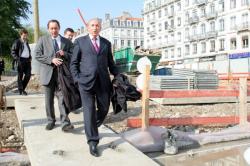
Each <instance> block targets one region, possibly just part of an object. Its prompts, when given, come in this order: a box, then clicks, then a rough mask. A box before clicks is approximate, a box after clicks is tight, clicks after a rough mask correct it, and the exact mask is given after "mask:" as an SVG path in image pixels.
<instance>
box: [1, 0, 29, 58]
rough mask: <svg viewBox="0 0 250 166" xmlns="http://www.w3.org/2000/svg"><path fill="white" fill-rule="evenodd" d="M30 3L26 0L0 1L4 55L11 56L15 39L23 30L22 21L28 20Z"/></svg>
mask: <svg viewBox="0 0 250 166" xmlns="http://www.w3.org/2000/svg"><path fill="white" fill-rule="evenodd" d="M29 7H30V3H28V2H26V1H25V0H0V29H1V33H0V45H1V48H2V50H0V51H2V53H3V54H9V53H10V48H11V45H12V43H13V41H14V40H15V39H17V38H18V37H19V35H18V29H20V28H22V25H21V23H20V19H21V18H24V19H28V15H27V14H28V13H30V10H29Z"/></svg>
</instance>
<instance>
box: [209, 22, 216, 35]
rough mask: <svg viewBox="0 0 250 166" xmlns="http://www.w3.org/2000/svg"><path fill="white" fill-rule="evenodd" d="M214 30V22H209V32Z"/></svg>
mask: <svg viewBox="0 0 250 166" xmlns="http://www.w3.org/2000/svg"><path fill="white" fill-rule="evenodd" d="M214 31H215V23H214V21H212V22H210V32H214Z"/></svg>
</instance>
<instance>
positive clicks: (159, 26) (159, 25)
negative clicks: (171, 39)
mask: <svg viewBox="0 0 250 166" xmlns="http://www.w3.org/2000/svg"><path fill="white" fill-rule="evenodd" d="M158 29H159V31H161V23H159V24H158Z"/></svg>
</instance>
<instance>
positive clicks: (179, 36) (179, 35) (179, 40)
mask: <svg viewBox="0 0 250 166" xmlns="http://www.w3.org/2000/svg"><path fill="white" fill-rule="evenodd" d="M177 37H178V42H181V32H178V33H177Z"/></svg>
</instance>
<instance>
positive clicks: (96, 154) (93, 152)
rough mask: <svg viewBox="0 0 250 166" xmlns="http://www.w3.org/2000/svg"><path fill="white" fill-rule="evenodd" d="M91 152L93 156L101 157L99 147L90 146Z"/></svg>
mask: <svg viewBox="0 0 250 166" xmlns="http://www.w3.org/2000/svg"><path fill="white" fill-rule="evenodd" d="M89 152H90V154H91V155H92V156H95V157H99V153H98V150H97V145H93V144H89Z"/></svg>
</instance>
